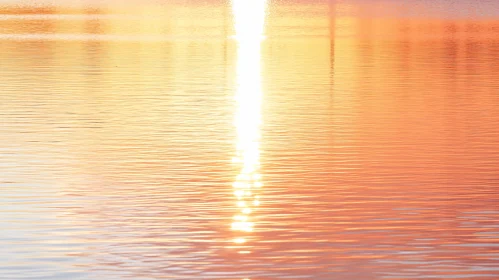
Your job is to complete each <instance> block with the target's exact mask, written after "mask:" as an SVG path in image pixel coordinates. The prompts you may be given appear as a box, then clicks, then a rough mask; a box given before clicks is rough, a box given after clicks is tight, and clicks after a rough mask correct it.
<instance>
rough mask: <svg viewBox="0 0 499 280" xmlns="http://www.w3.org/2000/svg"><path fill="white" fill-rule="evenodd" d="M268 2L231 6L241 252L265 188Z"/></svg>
mask: <svg viewBox="0 0 499 280" xmlns="http://www.w3.org/2000/svg"><path fill="white" fill-rule="evenodd" d="M266 4H267V3H266V0H257V1H246V0H235V1H233V3H232V9H233V14H234V22H235V31H236V36H235V38H236V41H237V70H236V71H237V89H236V92H235V101H236V114H235V120H234V125H235V127H236V131H237V139H236V143H237V147H236V155H235V157H234V158H233V163H234V164H237V165H238V167H239V168H240V171H239V173H238V175H237V176H236V178H235V180H234V182H233V189H234V196H235V198H236V202H235V203H236V208H237V212H236V214H235V215H234V217H233V221H232V225H231V229H232V230H233V231H234V232H237V233H238V234H237V235H236V237H235V238H234V239H233V243H234V244H235V245H237V246H236V247H237V248H239V249H241V250H240V251H239V253H241V254H245V253H250V251H247V250H246V249H243V247H244V244H245V243H246V242H247V241H248V239H249V233H251V232H252V231H253V227H254V222H253V220H252V217H251V213H252V212H253V211H254V210H255V208H257V207H258V206H259V205H260V196H259V190H260V189H261V188H262V187H263V183H262V180H261V174H260V125H261V103H262V89H261V69H260V68H261V65H260V60H261V41H262V38H263V30H264V20H265V8H266Z"/></svg>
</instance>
